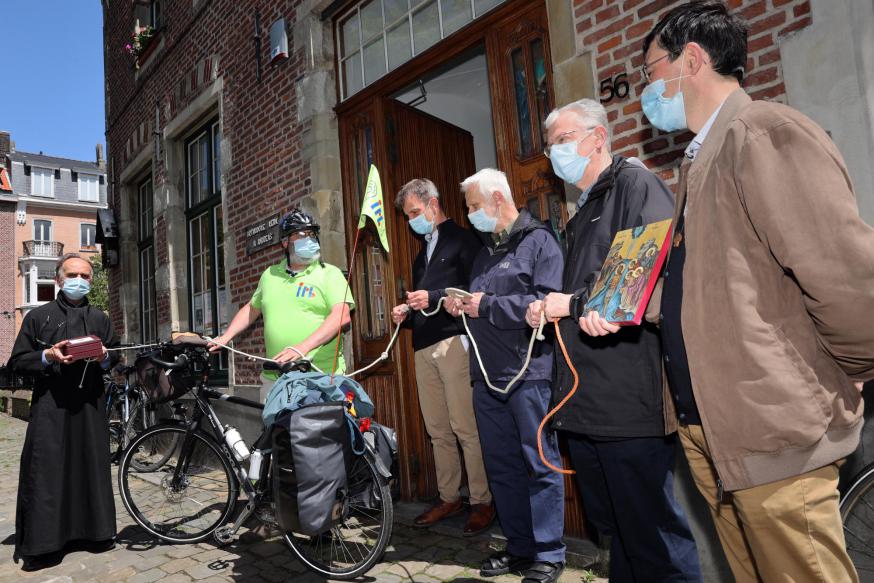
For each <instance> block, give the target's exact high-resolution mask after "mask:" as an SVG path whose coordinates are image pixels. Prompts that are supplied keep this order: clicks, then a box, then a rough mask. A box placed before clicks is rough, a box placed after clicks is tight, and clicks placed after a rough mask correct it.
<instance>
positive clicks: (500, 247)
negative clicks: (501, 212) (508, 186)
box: [488, 207, 546, 255]
mask: <svg viewBox="0 0 874 583" xmlns="http://www.w3.org/2000/svg"><path fill="white" fill-rule="evenodd" d="M537 229H546V225H544V224H543V223H541V222H540V221H539V220H537V219H535V218H534V217H533V216H532V215H531V213H530V212H529V211H528V209H527V208H524V207H523V208H521V209H519V216H518V217H516V222H514V223H513V227H512V229H511V230H510V236H509V238H508V239H507V240H505V241H502V242H501V243H500V244H496V243H495V241H494V239H493V238H491V237H489V239H491V241H489V245H488V249H489V252H490V253H491V254H492V255H494V254H495V253H505V252H507V251H508V250H509V249H510V248H511V247H514V246H516V245H518V244H519V241H521V240H522V239H523V238H525V235H527V234H528V233H530V232H531V231H535V230H537Z"/></svg>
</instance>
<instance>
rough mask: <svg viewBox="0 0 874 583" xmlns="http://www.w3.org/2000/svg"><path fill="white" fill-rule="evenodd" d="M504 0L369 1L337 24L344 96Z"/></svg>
mask: <svg viewBox="0 0 874 583" xmlns="http://www.w3.org/2000/svg"><path fill="white" fill-rule="evenodd" d="M503 2H504V0H366V1H364V2H360V3H359V4H358V5H357V6H355V7H354V8H352V9H351V10H349V12H347V13H346V14H345V15H343V16H342V17H341V18H340V19H339V20H338V22H337V27H336V35H337V46H338V47H339V51H340V72H341V74H340V91H341V95H342V96H343V99H346V98H347V97H349V96H350V95H353V94H355V93H357V92H358V91H359V90H361V89H362V88H364V87H366V86H367V85H370V84H371V83H373V82H374V81H376V80H377V79H379V78H380V77H382V76H383V75H385V74H386V73H387V72H389V71H392V70H394V69H396V68H397V67H398V66H399V65H401V64H403V63H406V62H407V61H409V60H410V59H412V58H413V57H415V56H417V55H420V54H421V53H423V52H425V51H426V50H427V49H429V48H431V47H432V46H433V45H434V44H436V43H437V42H438V41H440V40H442V39H444V38H446V37H448V36H449V35H451V34H452V33H454V32H455V31H457V30H459V29H460V28H462V27H463V26H465V25H466V24H468V23H470V22H471V21H473V20H475V19H477V18H479V17H480V16H482V15H483V14H485V13H486V12H488V11H489V10H491V9H492V8H494V7H495V6H497V5H498V4H501V3H503Z"/></svg>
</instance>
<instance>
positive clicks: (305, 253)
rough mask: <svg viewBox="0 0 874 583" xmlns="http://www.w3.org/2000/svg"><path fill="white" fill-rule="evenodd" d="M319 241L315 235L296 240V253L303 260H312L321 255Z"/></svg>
mask: <svg viewBox="0 0 874 583" xmlns="http://www.w3.org/2000/svg"><path fill="white" fill-rule="evenodd" d="M319 250H320V247H319V243H318V241H316V240H315V238H313V237H304V238H303V239H298V240H297V241H294V254H295V255H296V256H297V258H298V259H301V260H303V261H312V260H313V259H315V258H316V257H318V255H319Z"/></svg>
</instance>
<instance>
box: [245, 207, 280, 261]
mask: <svg viewBox="0 0 874 583" xmlns="http://www.w3.org/2000/svg"><path fill="white" fill-rule="evenodd" d="M276 243H279V215H278V214H275V215H273V216H272V217H270V218H269V219H264V220H263V221H258V222H257V223H255V224H254V225H249V226H248V227H246V255H251V254H252V253H255V252H256V251H260V250H261V249H264V248H265V247H270V246H271V245H275V244H276Z"/></svg>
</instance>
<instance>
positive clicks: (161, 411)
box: [122, 397, 178, 472]
mask: <svg viewBox="0 0 874 583" xmlns="http://www.w3.org/2000/svg"><path fill="white" fill-rule="evenodd" d="M172 418H173V409H172V408H171V407H170V406H169V405H167V404H164V403H162V404H160V405H156V404H155V403H152V402H151V401H148V400H144V398H143V397H140V398H138V399H136V400H135V401H134V404H133V405H132V407H131V413H130V418H129V419H128V421H127V424H126V425H125V431H124V435H123V436H122V437H123V439H124V445H123V448H127V446H128V445H129V444H130V443H131V442H132V441H133V440H134V439H135V438H136V436H137V435H139V434H141V433H143V432H144V431H146V430H147V429H148V428H149V427H154V426H155V425H157V424H158V423H160V422H162V421H166V420H168V419H172ZM166 437H167V438H168V439H169V438H171V437H172V438H177V437H178V435H177V434H174V435H172V436H171V435H167V436H166ZM146 446H148V447H151V451H148V452H147V451H145V449H144V448H145V447H146ZM174 446H175V443H173V442H166V443H161V442H160V441H159V440H158V438H157V437H156V438H154V439H152V440H151V441H149V442H148V443H141V444H140V445H139V447H140V448H141V451H140V452H139V455H136V456H133V457H132V458H131V465H132V466H133V467H134V468H135V469H136V470H138V471H141V472H151V471H154V470H156V469H158V468H160V467H161V466H163V465H164V463H165V462H166V461H167V459H168V458H169V456H170V455H171V454H172V453H173V450H174ZM161 452H163V453H164V454H165V455H164V456H161V455H159V454H160V453H161ZM146 464H148V465H146Z"/></svg>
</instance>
